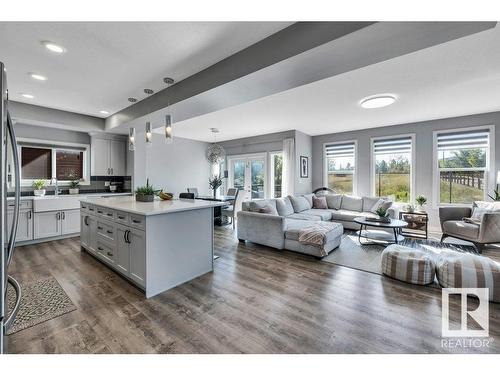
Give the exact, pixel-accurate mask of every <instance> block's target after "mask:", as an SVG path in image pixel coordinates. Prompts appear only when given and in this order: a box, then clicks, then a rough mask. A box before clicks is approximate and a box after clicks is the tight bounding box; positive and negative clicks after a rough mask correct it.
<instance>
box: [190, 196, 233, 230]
mask: <svg viewBox="0 0 500 375" xmlns="http://www.w3.org/2000/svg"><path fill="white" fill-rule="evenodd" d="M235 198H236V197H235V196H234V195H217V196H215V197H214V196H213V195H198V196H197V197H195V199H200V200H204V201H214V202H226V203H227V205H228V206H229V205H230V204H231V203H233V202H234V199H235ZM223 208H224V206H222V207H214V224H215V225H217V226H223V225H227V224H228V223H229V222H228V220H227V218H224V216H223V215H222V209H223Z"/></svg>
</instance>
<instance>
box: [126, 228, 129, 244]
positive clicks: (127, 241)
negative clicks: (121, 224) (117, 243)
mask: <svg viewBox="0 0 500 375" xmlns="http://www.w3.org/2000/svg"><path fill="white" fill-rule="evenodd" d="M125 237H126V238H125V242H126V243H130V231H129V230H128V229H127V230H126V231H125Z"/></svg>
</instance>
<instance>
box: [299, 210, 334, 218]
mask: <svg viewBox="0 0 500 375" xmlns="http://www.w3.org/2000/svg"><path fill="white" fill-rule="evenodd" d="M301 214H304V215H311V216H318V217H319V218H320V219H321V220H322V221H330V220H331V219H332V210H328V209H321V208H312V209H310V210H305V211H302V212H301Z"/></svg>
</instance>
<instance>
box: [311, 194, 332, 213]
mask: <svg viewBox="0 0 500 375" xmlns="http://www.w3.org/2000/svg"><path fill="white" fill-rule="evenodd" d="M312 201H313V208H321V209H323V210H326V209H327V208H328V204H327V203H326V198H325V197H316V196H313V197H312Z"/></svg>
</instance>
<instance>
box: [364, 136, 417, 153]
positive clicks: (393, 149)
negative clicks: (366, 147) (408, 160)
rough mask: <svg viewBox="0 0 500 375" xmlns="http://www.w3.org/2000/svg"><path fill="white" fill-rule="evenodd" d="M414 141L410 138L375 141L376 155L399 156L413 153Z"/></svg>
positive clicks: (374, 149)
mask: <svg viewBox="0 0 500 375" xmlns="http://www.w3.org/2000/svg"><path fill="white" fill-rule="evenodd" d="M411 147H412V139H411V137H410V136H407V137H400V138H390V139H376V140H374V141H373V152H374V153H375V155H384V154H397V153H403V152H411Z"/></svg>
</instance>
